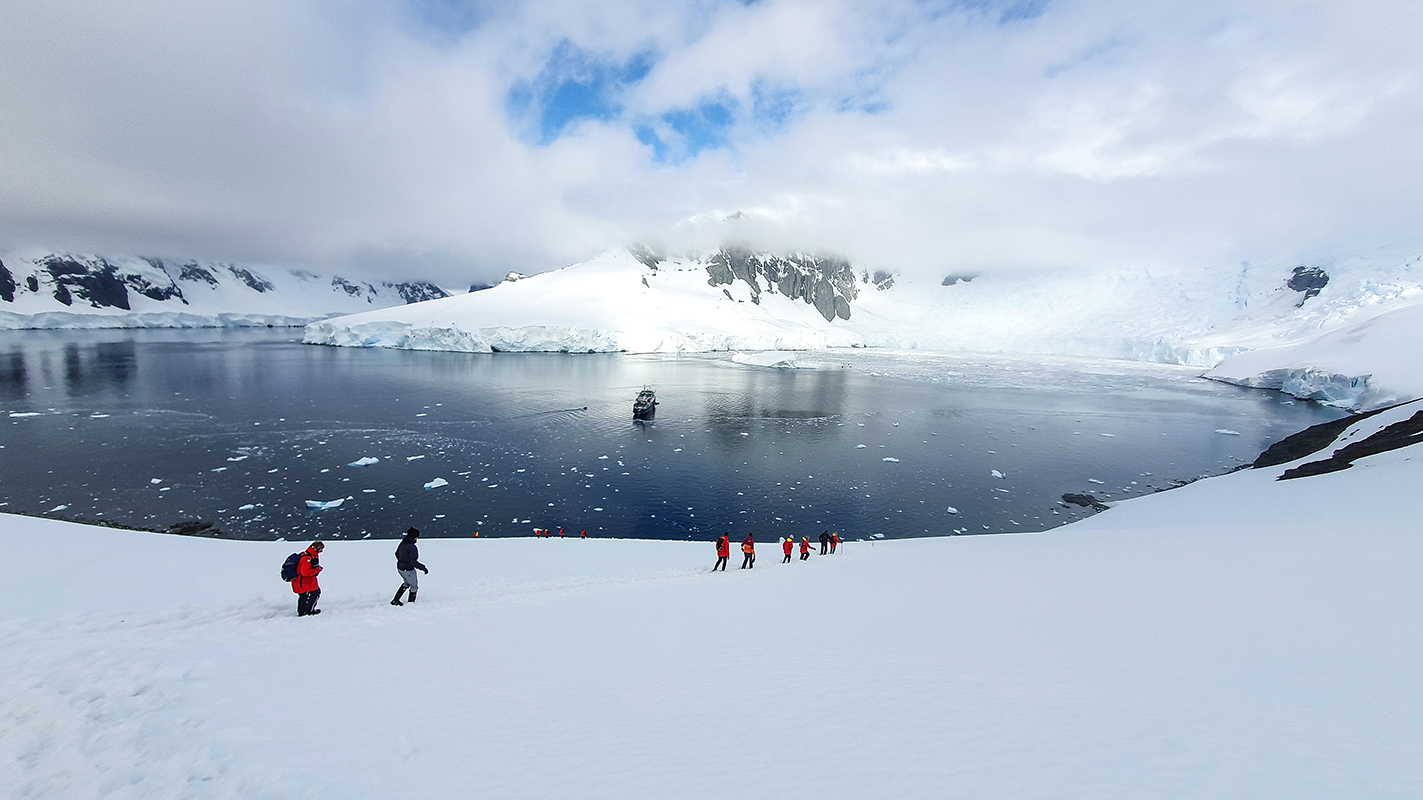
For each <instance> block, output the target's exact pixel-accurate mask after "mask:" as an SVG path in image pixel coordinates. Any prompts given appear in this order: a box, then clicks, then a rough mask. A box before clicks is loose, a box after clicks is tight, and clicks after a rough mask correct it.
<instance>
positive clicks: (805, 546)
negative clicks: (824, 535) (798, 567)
mask: <svg viewBox="0 0 1423 800" xmlns="http://www.w3.org/2000/svg"><path fill="white" fill-rule="evenodd" d="M807 558H810V540H809V539H807V538H805V537H804V536H802V537H800V560H801V561H804V560H806V559H807Z"/></svg>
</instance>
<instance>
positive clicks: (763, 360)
mask: <svg viewBox="0 0 1423 800" xmlns="http://www.w3.org/2000/svg"><path fill="white" fill-rule="evenodd" d="M731 360H732V361H735V362H736V363H738V364H741V365H743V366H747V367H773V368H776V369H815V365H813V364H801V363H799V362H797V361H796V355H795V353H786V352H783V351H780V350H769V351H767V352H765V353H737V354H736V355H734V356H732V357H731Z"/></svg>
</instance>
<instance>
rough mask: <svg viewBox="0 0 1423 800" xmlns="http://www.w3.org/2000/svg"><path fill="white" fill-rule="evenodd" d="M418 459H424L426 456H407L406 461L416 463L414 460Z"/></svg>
mask: <svg viewBox="0 0 1423 800" xmlns="http://www.w3.org/2000/svg"><path fill="white" fill-rule="evenodd" d="M418 458H424V456H406V457H405V460H406V461H414V460H416V459H418Z"/></svg>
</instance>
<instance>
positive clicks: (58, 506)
mask: <svg viewBox="0 0 1423 800" xmlns="http://www.w3.org/2000/svg"><path fill="white" fill-rule="evenodd" d="M66 508H69V506H68V505H67V504H66V505H57V506H55V507H54V508H51V509H50V510H48V511H46V512H44V513H46V514H53V513H54V512H56V511H63V510H64V509H66Z"/></svg>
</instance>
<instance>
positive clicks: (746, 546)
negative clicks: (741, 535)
mask: <svg viewBox="0 0 1423 800" xmlns="http://www.w3.org/2000/svg"><path fill="white" fill-rule="evenodd" d="M741 552H742V553H743V554H744V555H742V557H741V568H742V569H755V568H756V540H755V539H752V538H751V534H749V533H748V534H746V538H745V539H742V540H741Z"/></svg>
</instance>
